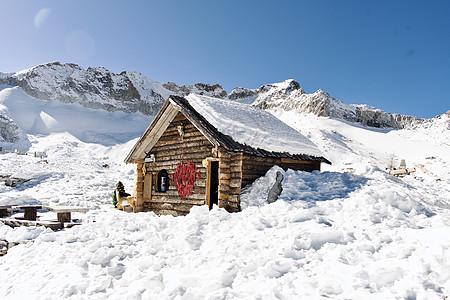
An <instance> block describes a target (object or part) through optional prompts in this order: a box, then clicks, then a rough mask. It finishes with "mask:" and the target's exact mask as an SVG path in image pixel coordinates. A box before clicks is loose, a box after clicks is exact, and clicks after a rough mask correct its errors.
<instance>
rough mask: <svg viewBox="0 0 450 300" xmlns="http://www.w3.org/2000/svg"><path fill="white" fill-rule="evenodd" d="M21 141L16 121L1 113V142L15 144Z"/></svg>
mask: <svg viewBox="0 0 450 300" xmlns="http://www.w3.org/2000/svg"><path fill="white" fill-rule="evenodd" d="M18 140H19V127H18V126H17V124H16V123H15V122H14V120H13V119H12V118H11V117H9V116H7V115H6V114H4V113H3V112H2V111H0V142H5V143H15V142H17V141H18Z"/></svg>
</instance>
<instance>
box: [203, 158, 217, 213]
mask: <svg viewBox="0 0 450 300" xmlns="http://www.w3.org/2000/svg"><path fill="white" fill-rule="evenodd" d="M206 196H207V203H208V207H209V209H212V207H213V204H216V205H218V203H219V162H218V161H209V163H208V186H207V195H206Z"/></svg>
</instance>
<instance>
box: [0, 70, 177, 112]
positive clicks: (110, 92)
mask: <svg viewBox="0 0 450 300" xmlns="http://www.w3.org/2000/svg"><path fill="white" fill-rule="evenodd" d="M0 84H7V85H11V86H19V87H21V88H22V89H23V91H24V92H25V93H27V94H28V95H30V96H32V97H35V98H37V99H41V100H58V101H61V102H63V103H79V104H81V105H83V106H84V107H87V108H94V109H104V110H106V111H124V112H136V111H140V112H142V113H143V114H146V115H154V114H155V113H156V111H157V110H158V109H159V107H160V106H161V105H162V103H164V101H165V99H166V98H167V97H168V96H169V95H170V94H171V92H170V91H168V90H166V89H165V88H163V87H162V85H161V84H160V83H157V82H154V81H152V80H150V79H148V78H147V77H145V76H143V75H141V74H139V73H136V72H122V73H120V74H114V73H112V72H110V71H108V70H107V69H105V68H102V67H98V68H88V69H87V70H84V69H83V68H81V67H80V66H78V65H75V64H61V63H59V62H54V63H48V64H43V65H39V66H36V67H34V68H31V69H28V70H24V71H21V72H18V73H0Z"/></svg>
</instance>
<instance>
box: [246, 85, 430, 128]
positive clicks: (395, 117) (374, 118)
mask: <svg viewBox="0 0 450 300" xmlns="http://www.w3.org/2000/svg"><path fill="white" fill-rule="evenodd" d="M249 92H250V95H251V96H250V97H251V98H252V99H253V98H255V100H254V101H253V105H254V106H257V107H259V108H262V109H269V108H281V109H283V110H285V111H290V110H295V111H296V112H298V113H310V114H314V115H316V116H322V117H331V118H338V119H344V120H347V121H351V122H358V123H361V124H363V125H364V126H371V127H391V128H410V127H412V126H414V125H416V124H419V123H422V122H424V120H422V119H420V118H417V117H413V116H404V115H399V114H390V113H388V112H385V111H382V110H380V109H376V108H374V107H371V106H368V105H354V104H346V103H343V102H341V101H339V100H337V99H335V98H333V97H331V96H330V95H329V94H328V93H326V92H325V91H323V90H321V89H320V90H318V91H316V92H315V93H312V94H307V93H306V92H305V91H304V90H303V89H302V88H301V87H300V84H299V83H298V82H296V81H295V80H292V79H290V80H286V81H284V82H281V83H275V84H268V85H264V86H262V87H260V88H259V89H258V90H257V92H256V95H257V96H256V97H255V94H254V93H255V91H254V90H249Z"/></svg>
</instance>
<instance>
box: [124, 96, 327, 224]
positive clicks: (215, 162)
mask: <svg viewBox="0 0 450 300" xmlns="http://www.w3.org/2000/svg"><path fill="white" fill-rule="evenodd" d="M188 99H190V98H189V97H188ZM188 99H186V98H183V97H179V96H170V97H169V98H168V100H167V101H166V102H165V104H164V105H163V107H162V108H161V110H160V111H159V113H158V114H157V115H156V116H155V118H154V119H153V122H152V123H151V124H150V126H149V127H148V128H147V130H146V131H145V132H144V134H143V135H142V136H141V138H140V139H139V141H138V142H137V143H136V145H135V146H134V147H133V149H132V150H131V152H130V153H129V154H128V156H127V158H126V159H125V162H126V163H135V164H136V165H137V168H136V171H137V178H136V182H135V190H134V197H135V201H136V202H135V205H136V208H135V211H137V212H139V211H153V212H155V213H157V214H171V215H175V216H178V215H185V214H187V213H189V210H190V209H191V208H192V206H194V205H208V206H209V207H210V208H211V207H212V205H213V204H216V205H218V206H219V207H223V208H225V209H226V210H227V211H229V212H237V211H239V210H240V193H241V189H242V188H243V187H245V186H246V185H247V184H250V183H252V182H253V181H254V180H255V179H257V178H258V177H260V176H262V175H265V173H266V172H267V171H268V170H269V169H270V168H271V167H273V166H275V165H278V166H280V167H282V168H283V169H287V168H290V169H293V170H304V171H313V170H320V164H321V162H325V163H330V162H329V161H328V160H326V159H325V158H323V157H322V156H320V155H319V156H314V155H310V154H300V153H297V154H291V153H288V152H282V151H279V152H276V151H270V149H264V148H263V147H258V148H257V147H255V146H253V145H247V144H243V143H241V142H239V141H237V140H235V139H234V138H233V137H231V136H230V135H227V134H226V132H223V131H219V130H218V129H217V127H215V126H213V125H212V124H211V123H212V121H211V119H212V118H211V116H210V115H211V114H209V115H208V117H207V116H205V115H204V114H200V112H199V111H197V109H198V110H213V109H214V105H212V104H211V103H214V101H215V100H217V101H218V104H219V106H220V105H222V107H226V105H228V104H227V103H224V101H226V100H218V99H215V100H214V99H212V98H209V97H205V99H204V100H205V101H206V100H207V101H208V103H209V106H207V105H206V104H205V107H202V104H201V102H200V104H199V102H196V107H197V109H194V107H193V105H191V103H193V102H192V100H188ZM220 101H221V102H220ZM240 105H241V106H242V111H239V109H240V107H241V106H240ZM249 107H250V106H248V105H244V104H239V103H235V102H233V113H234V114H235V115H237V114H243V115H244V116H245V114H246V113H248V111H247V110H249V109H250V108H251V110H252V112H254V111H256V110H257V109H256V108H253V107H250V108H249ZM259 111H260V110H259ZM214 113H215V112H212V114H213V115H214ZM217 113H220V112H217ZM253 117H254V118H255V116H253ZM256 117H259V115H257V114H256ZM230 118H231V119H233V118H232V117H230ZM261 118H263V119H264V120H263V121H264V122H263V123H261V122H260V123H261V124H262V125H261V126H260V125H258V128H256V129H255V130H256V131H258V132H259V131H261V132H263V133H264V130H266V129H267V128H264V126H274V125H278V126H280V128H286V127H288V126H287V125H286V124H284V123H283V122H281V121H280V120H278V119H277V118H276V117H274V116H272V115H270V114H269V113H267V112H264V111H261ZM213 121H214V120H213ZM228 121H230V120H228ZM215 122H216V123H217V120H215ZM230 122H232V123H234V122H237V121H235V120H231V121H230ZM280 123H281V124H280ZM283 126H284V127H283ZM243 127H244V128H245V124H243ZM288 129H289V130H291V131H289V130H287V131H289V132H290V133H292V135H290V138H292V139H296V138H298V137H301V138H302V141H304V140H305V141H304V142H307V143H309V144H308V147H314V148H315V145H314V144H312V143H311V142H310V141H309V140H307V139H306V138H305V137H303V136H302V135H301V134H300V133H298V132H297V131H295V130H294V129H292V128H291V127H288ZM256 131H255V132H256ZM262 145H263V144H262ZM314 153H319V154H320V152H319V151H318V150H317V151H316V152H314Z"/></svg>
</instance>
